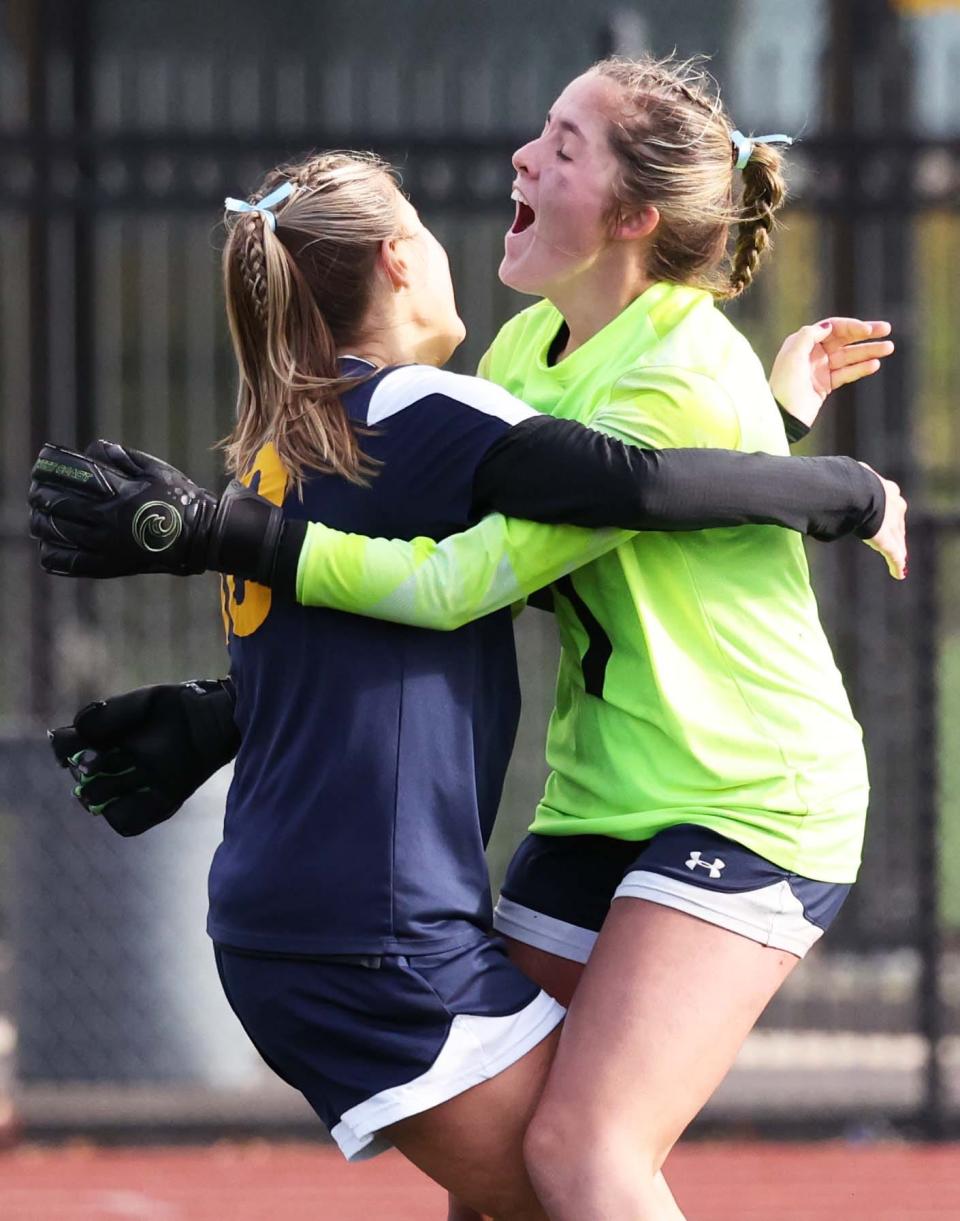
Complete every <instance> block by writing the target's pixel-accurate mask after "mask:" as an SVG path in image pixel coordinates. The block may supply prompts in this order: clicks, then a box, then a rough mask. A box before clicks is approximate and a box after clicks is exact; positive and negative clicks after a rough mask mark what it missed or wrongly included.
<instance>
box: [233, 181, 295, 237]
mask: <svg viewBox="0 0 960 1221" xmlns="http://www.w3.org/2000/svg"><path fill="white" fill-rule="evenodd" d="M292 194H293V183H292V182H284V183H283V184H282V185H281V186H278V187H277V189H276V190H275V191H271V192H270V194H269V195H265V196H264V197H263V199H261V200H260V201H259V203H255V204H252V203H247V201H246V200H245V199H233V198H232V197H231V196H229V195H228V196H227V198H226V199H225V200H224V201H223V206H224V207H225V208H226V210H227V211H228V212H259V213H260V214H261V215H262V216H263V219H264V220H265V221H266V223H267V224H268V225H269V226H270V231H271V232H272V233H276V231H277V218H276V216H275V215H274V214H273V212H271V211H270V209H271V208H273V207H275V206H276V205H277V204H278V203H283V201H284V200H285V199H289V198H290V196H291V195H292Z"/></svg>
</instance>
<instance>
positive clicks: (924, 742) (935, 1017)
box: [910, 517, 946, 1140]
mask: <svg viewBox="0 0 960 1221" xmlns="http://www.w3.org/2000/svg"><path fill="white" fill-rule="evenodd" d="M943 524H945V523H944V522H942V521H941V520H938V519H936V518H933V517H927V518H925V519H922V520H921V521H920V522H919V523H916V524H914V525H913V528H912V531H911V535H912V537H911V542H910V562H911V566H912V568H913V570H914V579H917V578H919V589H918V594H917V606H916V621H917V623H918V625H919V626H918V628H917V630H916V631H915V633H914V645H915V651H916V672H917V704H918V708H917V730H918V733H917V749H918V751H919V754H920V758H919V759H918V767H917V775H918V776H919V777H920V781H921V783H920V785H919V792H918V793H917V814H916V818H917V821H916V829H917V873H918V877H919V879H920V885H919V886H918V888H917V889H918V896H917V926H918V927H917V933H918V938H919V943H920V997H919V1026H920V1033H921V1034H922V1036H923V1039H924V1044H925V1048H926V1064H925V1068H924V1081H923V1101H922V1103H921V1108H922V1109H921V1114H920V1116H919V1117H918V1118H919V1127H920V1129H921V1131H922V1132H923V1134H924V1136H926V1137H927V1138H928V1139H929V1140H938V1139H940V1138H942V1137H943V1136H944V1133H945V1127H946V1125H945V1118H946V1117H945V1099H944V1078H943V1062H942V1058H941V1052H942V1046H943V1036H944V1028H945V1009H944V996H943V984H942V975H941V966H942V954H941V951H942V944H943V932H942V928H941V918H940V860H939V839H940V837H939V820H940V785H939V775H940V766H939V764H940V760H939V746H940V743H939V734H938V728H939V720H940V716H939V711H940V685H939V681H938V678H939V666H940V645H941V639H940V585H941V582H940V550H941V545H942V531H941V529H940V527H941V525H943Z"/></svg>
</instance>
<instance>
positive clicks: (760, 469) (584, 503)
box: [473, 415, 886, 542]
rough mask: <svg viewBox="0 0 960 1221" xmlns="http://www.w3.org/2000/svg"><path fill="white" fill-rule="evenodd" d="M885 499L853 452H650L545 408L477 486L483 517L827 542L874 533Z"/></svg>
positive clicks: (491, 461)
mask: <svg viewBox="0 0 960 1221" xmlns="http://www.w3.org/2000/svg"><path fill="white" fill-rule="evenodd" d="M885 504H886V501H885V495H884V491H883V485H882V484H881V482H880V480H879V478H878V477H877V476H876V475H874V474H873V473H872V472H871V471H869V470H867V469H866V467H864V466H862V465H861V464H860V463H859V462H856V461H855V460H854V459H852V458H787V457H779V456H777V455H774V454H747V453H739V452H736V451H731V450H720V449H667V450H648V449H641V448H640V447H639V446H636V445H627V444H625V443H624V442H622V441H617V440H616V439H614V438H612V437H608V436H606V435H605V434H604V433H601V432H598V431H597V430H596V429H592V428H587V427H585V426H584V425H582V424H578V423H577V422H576V421H574V420H561V419H557V418H555V417H553V416H547V415H543V416H536V417H534V418H531V419H528V420H524V421H523V422H522V423H520V424H516V425H514V426H513V428H511V429H510V430H509V432H507V433H506V434H505V435H504V436H503V437H501V438H500V440H499V441H496V442H494V444H493V445H492V446H491V447H490V449H489V450H488V451H487V453H486V454H485V455H484V458H483V461H482V463H481V464H480V466H479V467H478V468H477V473H476V477H475V479H474V485H473V509H474V512H475V513H476V515H477V517H482V516H483V515H484V514H485V513H489V512H492V511H496V512H500V513H504V514H506V515H507V516H510V517H525V518H528V519H530V520H531V521H541V522H550V523H554V524H558V523H565V524H567V525H572V526H588V527H598V526H617V527H619V528H621V529H624V530H705V529H709V528H711V527H722V526H742V525H771V526H784V527H786V528H787V529H790V530H797V531H799V532H800V533H801V534H809V535H811V536H812V537H813V538H817V539H820V540H822V541H824V542H829V541H832V540H833V539H837V538H841V537H842V536H844V535H847V534H856V535H858V536H859V537H860V538H871V537H872V536H873V535H874V534H876V532H877V531H878V530H879V528H880V525H881V523H882V521H883V514H884V509H885Z"/></svg>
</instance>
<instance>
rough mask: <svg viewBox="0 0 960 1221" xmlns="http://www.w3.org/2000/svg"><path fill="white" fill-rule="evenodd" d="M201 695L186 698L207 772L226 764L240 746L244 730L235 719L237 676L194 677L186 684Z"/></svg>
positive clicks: (192, 732)
mask: <svg viewBox="0 0 960 1221" xmlns="http://www.w3.org/2000/svg"><path fill="white" fill-rule="evenodd" d="M184 686H185V687H188V688H190V689H191V690H193V691H194V692H195V693H196V694H197V695H198V696H199V697H200V698H199V699H189V700H184V702H183V711H184V715H185V716H186V719H187V724H188V726H189V731H190V738H191V741H192V742H193V746H194V749H195V750H196V752H197V756H198V757H199V758H200V759H202V760H203V762H204V764H205V766H206V769H207V772H208V774H209V775H212V774H213V772H214V771H217V770H219V769H220V768H221V767H225V766H226V764H228V763H229V762H230V760H231V759H232V758H233V757H234V755H235V754H236V753H237V751H238V750H239V749H240V730H239V729H238V728H237V725H236V722H235V721H234V719H233V709H234V704H235V702H236V690H235V688H234V685H233V680H232V679H229V678H226V679H217V680H213V679H194V680H193V681H192V682H188V683H185V684H184Z"/></svg>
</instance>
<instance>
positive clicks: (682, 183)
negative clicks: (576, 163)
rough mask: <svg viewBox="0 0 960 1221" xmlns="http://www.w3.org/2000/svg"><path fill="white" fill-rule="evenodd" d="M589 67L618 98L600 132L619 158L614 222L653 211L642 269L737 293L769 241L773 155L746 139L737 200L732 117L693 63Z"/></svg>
mask: <svg viewBox="0 0 960 1221" xmlns="http://www.w3.org/2000/svg"><path fill="white" fill-rule="evenodd" d="M591 71H592V72H595V73H596V74H597V75H599V76H602V77H604V78H606V79H607V80H610V81H613V82H614V83H615V84H616V85H618V86H619V87H620V91H621V95H622V99H623V102H622V106H621V107H620V108H619V113H618V114H617V115H616V116H615V117H614V118H612V120H611V125H610V132H609V135H610V143H611V146H612V148H613V150H614V152H615V153H616V155H617V158H618V160H619V162H620V170H619V173H618V175H617V178H616V181H615V183H614V197H615V206H614V219H618V218H620V217H622V216H624V215H627V214H629V213H630V212H631V211H636V210H637V209H638V208H641V207H644V206H653V207H655V208H657V210H658V211H659V213H660V223H659V224H658V225H657V228H656V229H655V230H654V234H653V245H652V248H651V252H650V262H649V265H648V267H647V271H648V273H649V274H650V275H651V276H652V277H653V278H654V279H655V280H668V281H671V282H673V283H680V284H691V285H694V286H696V287H698V288H705V289H708V290H709V291H710V292H712V293H713V294H714V296H716V297H719V298H721V299H724V300H726V299H730V298H732V297H737V296H739V295H740V294H741V293H742V292H743V291H744V289H746V288H747V287H748V286H749V285H750V283H751V281H752V280H753V277H754V275H755V274H756V272H757V269H758V266H759V264H760V260H761V258H762V257H763V255H764V254H765V252H766V251H767V250H768V249H769V248H770V246H771V233H772V230H773V227H774V214H775V212H776V211H777V209H778V208H780V206H781V205H782V204H783V202H784V200H785V199H786V183H785V181H784V178H783V175H782V172H781V165H782V158H781V155H780V153H779V152H777V150H776V149H775V148H774V147H773V146H772V145H769V144H757V145H755V146H754V150H753V153H752V155H751V158H750V161H749V162H748V164H747V166H746V168H745V169H744V170H743V171H742V193H741V195H740V200H739V202H737V199H736V196H737V187H738V185H739V181H738V180H740V178H741V171H739V170H735V169H734V165H735V161H736V156H735V153H734V149H733V145H732V143H731V138H730V133H731V128H732V126H733V124H732V123H731V122H730V119H729V118H728V117H727V115H726V114H725V112H724V109H723V106H722V104H721V102H720V97H719V93H718V90H717V85H716V82H715V81H714V80H713V78H712V77H711V76H710V75H709V73H707V72H706V71H705V70H704V68H703V67H702V61H701V60H698V59H692V60H683V61H681V60H677V59H674V58H672V57H668V58H666V59H660V60H657V59H654V58H652V57H649V56H644V57H642V58H640V59H622V58H619V57H613V58H610V59H604V60H601V61H600V62H599V63H598V64H595V65H594V66H593V68H592V69H591ZM734 224H736V225H737V237H736V241H735V243H734V246H733V251H732V253H731V252H730V250H729V246H730V229H731V226H732V225H734Z"/></svg>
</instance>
